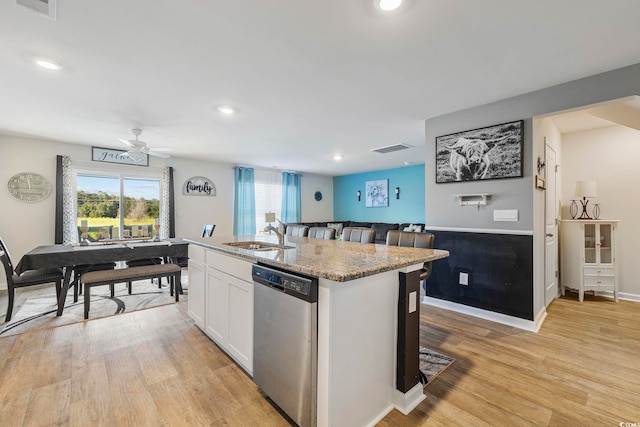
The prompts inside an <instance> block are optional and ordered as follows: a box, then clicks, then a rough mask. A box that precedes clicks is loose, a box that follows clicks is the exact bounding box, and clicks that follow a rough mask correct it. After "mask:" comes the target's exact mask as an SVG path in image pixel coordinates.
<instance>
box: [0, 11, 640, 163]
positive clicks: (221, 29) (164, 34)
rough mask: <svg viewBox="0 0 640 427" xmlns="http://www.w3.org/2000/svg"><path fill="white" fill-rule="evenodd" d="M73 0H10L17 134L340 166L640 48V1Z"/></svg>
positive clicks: (613, 63)
mask: <svg viewBox="0 0 640 427" xmlns="http://www.w3.org/2000/svg"><path fill="white" fill-rule="evenodd" d="M57 4H58V10H57V20H56V21H52V20H49V19H47V18H44V17H42V16H39V15H37V14H35V13H33V12H31V11H29V10H27V9H25V8H23V7H21V6H18V5H17V4H16V2H15V0H0V47H1V48H0V133H5V134H18V135H28V136H33V137H39V138H50V139H53V140H59V141H63V142H70V143H76V144H86V145H97V146H103V147H114V148H124V146H123V145H122V144H121V143H120V142H118V138H132V134H131V131H130V129H131V128H133V127H139V128H141V129H143V133H142V136H141V140H144V141H146V142H147V143H148V144H149V146H151V147H152V148H153V147H172V148H173V151H172V155H174V156H182V157H190V158H198V159H210V160H215V161H223V162H231V163H238V164H246V165H255V166H262V167H273V166H275V167H277V168H279V169H292V170H299V171H304V172H313V173H321V174H326V175H341V174H348V173H355V172H362V171H368V170H375V169H383V168H391V167H399V166H402V165H403V163H404V162H415V163H423V162H424V161H425V156H426V153H425V149H424V120H425V119H427V118H430V117H434V116H438V115H441V114H445V113H449V112H452V111H456V110H460V109H463V108H468V107H472V106H476V105H481V104H484V103H488V102H492V101H496V100H499V99H503V98H507V97H510V96H514V95H518V94H522V93H526V92H530V91H533V90H537V89H540V88H543V87H548V86H552V85H555V84H559V83H563V82H566V81H570V80H574V79H577V78H581V77H585V76H589V75H592V74H596V73H599V72H604V71H607V70H611V69H615V68H619V67H622V66H626V65H631V64H635V63H638V62H640V43H638V40H640V25H637V18H638V16H640V1H637V0H610V1H607V2H603V1H602V0H562V1H557V0H537V1H513V0H482V1H478V0H406V4H405V6H404V7H403V9H401V10H400V11H397V12H396V13H392V14H390V15H387V16H383V15H382V14H381V13H380V12H379V11H377V9H376V8H374V7H373V0H351V1H346V0H322V1H311V0H269V1H265V0H232V1H229V0H225V1H223V0H207V1H204V0H200V1H196V0H181V1H169V0H135V1H131V0H108V1H95V0H83V1H79V0H75V1H73V0H57ZM35 55H40V56H46V57H50V58H51V59H54V60H55V61H57V62H59V63H60V64H62V65H63V66H64V69H63V70H62V71H59V72H50V71H46V70H42V69H38V68H36V67H34V66H33V65H32V63H31V58H32V57H33V56H35ZM221 104H230V105H233V106H234V107H236V108H237V109H238V114H236V115H235V116H234V117H222V116H221V115H220V114H219V113H217V111H216V107H217V106H219V105H221ZM463 128H464V124H461V129H460V130H464V129H463ZM397 143H404V144H409V145H412V146H414V148H411V149H409V150H404V151H399V152H396V153H392V154H386V155H382V154H378V153H372V152H371V151H370V150H371V149H374V148H379V147H383V146H387V145H391V144H397ZM334 154H342V155H343V156H344V158H343V160H341V161H340V162H336V161H334V160H333V159H332V157H333V155H334ZM87 157H89V154H87Z"/></svg>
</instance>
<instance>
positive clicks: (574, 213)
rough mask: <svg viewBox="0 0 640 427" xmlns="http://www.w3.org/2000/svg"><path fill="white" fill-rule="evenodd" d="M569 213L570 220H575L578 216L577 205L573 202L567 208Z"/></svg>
mask: <svg viewBox="0 0 640 427" xmlns="http://www.w3.org/2000/svg"><path fill="white" fill-rule="evenodd" d="M569 213H570V214H571V219H576V216H577V215H578V204H577V203H576V201H575V200H572V201H571V206H569Z"/></svg>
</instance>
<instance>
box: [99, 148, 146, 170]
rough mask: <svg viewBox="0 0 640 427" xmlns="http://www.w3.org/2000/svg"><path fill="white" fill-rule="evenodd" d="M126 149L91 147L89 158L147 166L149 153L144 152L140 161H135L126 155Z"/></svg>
mask: <svg viewBox="0 0 640 427" xmlns="http://www.w3.org/2000/svg"><path fill="white" fill-rule="evenodd" d="M126 152H127V151H126V150H115V149H113V148H102V147H91V160H93V161H94V162H107V163H120V164H123V165H136V166H149V155H148V154H144V158H143V159H142V161H139V162H136V161H135V160H133V159H132V158H131V157H129V156H126V155H125V154H124V153H126Z"/></svg>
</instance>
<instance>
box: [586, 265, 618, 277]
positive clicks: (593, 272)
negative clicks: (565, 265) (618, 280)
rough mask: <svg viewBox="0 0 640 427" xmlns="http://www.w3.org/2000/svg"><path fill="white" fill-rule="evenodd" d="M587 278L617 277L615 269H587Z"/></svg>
mask: <svg viewBox="0 0 640 427" xmlns="http://www.w3.org/2000/svg"><path fill="white" fill-rule="evenodd" d="M584 275H585V276H615V269H614V268H613V267H585V268H584Z"/></svg>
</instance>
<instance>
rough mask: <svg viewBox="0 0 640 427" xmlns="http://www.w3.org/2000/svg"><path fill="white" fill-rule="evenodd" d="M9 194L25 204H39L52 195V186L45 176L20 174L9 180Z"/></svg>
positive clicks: (27, 173)
mask: <svg viewBox="0 0 640 427" xmlns="http://www.w3.org/2000/svg"><path fill="white" fill-rule="evenodd" d="M7 189H8V190H9V193H10V194H11V195H12V196H13V197H15V198H16V199H18V200H21V201H23V202H39V201H40V200H43V199H46V198H47V196H48V195H49V193H51V184H49V181H47V178H45V177H44V176H42V175H40V174H37V173H33V172H20V173H18V174H15V175H14V176H12V177H11V178H9V182H8V183H7Z"/></svg>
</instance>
